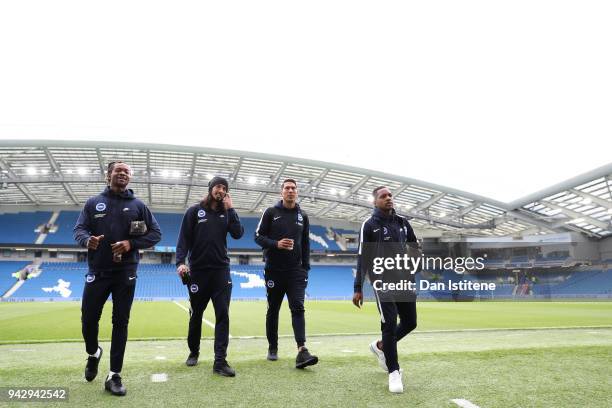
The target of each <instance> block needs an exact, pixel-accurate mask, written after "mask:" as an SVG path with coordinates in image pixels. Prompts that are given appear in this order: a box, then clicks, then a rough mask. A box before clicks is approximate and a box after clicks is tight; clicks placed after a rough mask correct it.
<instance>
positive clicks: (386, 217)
mask: <svg viewBox="0 0 612 408" xmlns="http://www.w3.org/2000/svg"><path fill="white" fill-rule="evenodd" d="M372 216H373V217H375V218H380V219H381V220H392V219H393V218H395V209H392V210H391V215H387V214H385V213H384V212H383V211H382V210H381V209H380V208H374V211H372Z"/></svg>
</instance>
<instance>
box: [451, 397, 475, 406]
mask: <svg viewBox="0 0 612 408" xmlns="http://www.w3.org/2000/svg"><path fill="white" fill-rule="evenodd" d="M451 401H452V402H454V403H455V404H457V405H459V406H460V407H461V408H480V407H479V406H478V405H476V404H473V403H471V402H470V401H468V400H466V399H461V398H455V399H452V400H451Z"/></svg>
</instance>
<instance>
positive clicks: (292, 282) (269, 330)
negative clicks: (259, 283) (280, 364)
mask: <svg viewBox="0 0 612 408" xmlns="http://www.w3.org/2000/svg"><path fill="white" fill-rule="evenodd" d="M265 280H266V297H267V299H268V311H267V313H266V337H267V338H268V345H269V347H270V349H272V350H277V349H278V315H279V312H280V308H281V305H282V303H283V298H284V296H285V294H286V295H287V300H288V301H289V310H291V325H292V326H293V335H294V337H295V342H296V343H297V346H298V347H301V346H303V345H304V344H305V343H306V320H305V318H304V297H305V293H306V286H307V285H308V272H305V271H303V270H301V269H300V270H295V271H271V270H266V271H265Z"/></svg>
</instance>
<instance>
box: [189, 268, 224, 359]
mask: <svg viewBox="0 0 612 408" xmlns="http://www.w3.org/2000/svg"><path fill="white" fill-rule="evenodd" d="M187 289H188V290H189V302H190V305H191V307H190V313H189V314H190V317H189V333H188V335H187V345H188V346H189V351H191V352H192V353H199V352H200V338H201V337H202V316H203V315H204V310H206V306H208V302H209V301H210V300H212V303H213V307H214V309H215V344H214V351H215V362H221V361H225V358H226V357H227V346H228V344H229V305H230V300H231V297H232V280H231V278H230V274H229V270H227V271H224V270H209V271H192V272H191V281H190V283H189V284H188V285H187Z"/></svg>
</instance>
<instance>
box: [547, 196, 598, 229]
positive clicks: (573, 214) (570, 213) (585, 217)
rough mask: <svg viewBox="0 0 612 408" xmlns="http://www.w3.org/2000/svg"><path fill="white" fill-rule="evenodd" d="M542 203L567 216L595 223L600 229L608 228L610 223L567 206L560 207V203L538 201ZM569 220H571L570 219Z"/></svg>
mask: <svg viewBox="0 0 612 408" xmlns="http://www.w3.org/2000/svg"><path fill="white" fill-rule="evenodd" d="M540 202H541V203H542V204H543V205H545V206H547V207H549V208H552V209H554V210H559V211H561V212H562V213H563V214H565V215H567V216H568V217H569V218H574V219H576V218H582V219H583V220H584V221H585V222H587V223H589V224H591V225H595V226H596V227H599V228H602V229H608V228H610V225H608V224H607V223H605V222H603V221H599V220H597V219H595V218H592V217H589V216H588V215H585V214H582V213H579V212H577V211H573V210H570V209H568V208H565V207H562V206H560V205H557V204H553V203H551V202H549V201H540ZM570 221H571V220H570Z"/></svg>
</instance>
